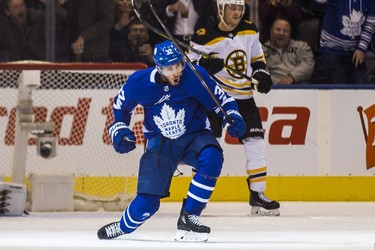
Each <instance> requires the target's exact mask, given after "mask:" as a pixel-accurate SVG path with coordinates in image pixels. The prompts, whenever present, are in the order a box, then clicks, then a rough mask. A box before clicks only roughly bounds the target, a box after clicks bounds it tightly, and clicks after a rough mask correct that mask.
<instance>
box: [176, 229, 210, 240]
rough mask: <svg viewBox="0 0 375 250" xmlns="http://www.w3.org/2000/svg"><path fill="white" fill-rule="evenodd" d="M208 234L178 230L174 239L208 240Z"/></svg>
mask: <svg viewBox="0 0 375 250" xmlns="http://www.w3.org/2000/svg"><path fill="white" fill-rule="evenodd" d="M208 235H209V234H208V233H196V232H192V231H185V230H177V234H176V236H175V238H174V240H175V241H178V242H206V241H207V240H208Z"/></svg>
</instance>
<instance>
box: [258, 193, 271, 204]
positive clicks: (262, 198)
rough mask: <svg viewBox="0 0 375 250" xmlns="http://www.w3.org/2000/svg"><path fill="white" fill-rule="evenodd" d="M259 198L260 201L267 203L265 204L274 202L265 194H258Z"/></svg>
mask: <svg viewBox="0 0 375 250" xmlns="http://www.w3.org/2000/svg"><path fill="white" fill-rule="evenodd" d="M258 197H259V199H261V200H263V201H265V202H272V200H270V199H269V198H268V197H267V196H265V195H264V193H263V192H262V193H258Z"/></svg>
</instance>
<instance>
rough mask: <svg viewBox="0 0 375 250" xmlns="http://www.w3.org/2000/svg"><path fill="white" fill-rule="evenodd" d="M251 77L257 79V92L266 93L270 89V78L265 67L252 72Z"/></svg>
mask: <svg viewBox="0 0 375 250" xmlns="http://www.w3.org/2000/svg"><path fill="white" fill-rule="evenodd" d="M253 78H254V79H256V80H258V81H259V84H258V92H259V93H264V94H267V93H268V92H270V90H271V86H272V79H271V75H270V73H269V72H268V71H267V70H265V69H257V70H255V71H254V73H253Z"/></svg>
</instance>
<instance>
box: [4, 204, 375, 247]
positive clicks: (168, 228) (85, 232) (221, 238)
mask: <svg viewBox="0 0 375 250" xmlns="http://www.w3.org/2000/svg"><path fill="white" fill-rule="evenodd" d="M179 210H180V203H170V202H163V203H161V207H160V210H159V211H158V212H157V214H156V215H155V216H154V217H152V218H151V219H149V220H148V221H146V223H145V224H143V225H142V226H141V227H140V228H139V229H138V230H137V231H135V232H134V233H132V234H129V235H124V236H120V237H119V238H116V239H112V240H99V239H97V237H96V232H97V230H98V229H99V228H100V227H101V226H103V225H105V224H108V223H110V222H113V221H116V220H119V219H120V217H121V214H122V213H121V212H54V213H53V212H51V213H50V212H48V213H47V212H44V213H41V212H39V213H38V212H31V213H30V215H28V216H22V217H0V249H6V250H16V249H17V250H21V249H22V250H24V249H27V250H36V249H38V250H46V249H52V250H57V249H64V250H67V249H69V250H72V249H79V250H83V249H87V250H93V249H95V250H99V249H104V250H105V249H182V250H185V249H319V250H320V249H351V250H353V249H371V250H374V244H375V202H282V203H281V216H280V217H251V216H249V215H248V213H249V211H250V207H249V205H248V204H247V203H245V202H211V203H209V204H208V206H207V208H206V209H205V210H204V212H203V214H202V216H201V217H200V221H201V222H202V223H203V224H206V225H208V226H210V227H211V234H210V238H209V240H208V242H206V243H178V242H174V235H175V233H176V222H177V217H178V213H179Z"/></svg>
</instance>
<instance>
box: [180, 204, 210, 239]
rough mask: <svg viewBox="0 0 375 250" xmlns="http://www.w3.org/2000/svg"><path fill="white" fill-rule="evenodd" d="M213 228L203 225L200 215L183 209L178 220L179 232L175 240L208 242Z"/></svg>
mask: <svg viewBox="0 0 375 250" xmlns="http://www.w3.org/2000/svg"><path fill="white" fill-rule="evenodd" d="M210 232H211V229H210V228H209V227H207V226H204V225H202V224H201V223H200V222H199V220H198V217H197V216H196V215H193V214H189V213H188V212H187V211H185V210H182V212H181V214H180V218H179V219H178V221H177V234H176V237H175V241H182V242H206V241H207V240H208V235H209V234H210Z"/></svg>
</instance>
